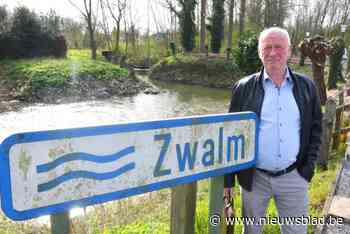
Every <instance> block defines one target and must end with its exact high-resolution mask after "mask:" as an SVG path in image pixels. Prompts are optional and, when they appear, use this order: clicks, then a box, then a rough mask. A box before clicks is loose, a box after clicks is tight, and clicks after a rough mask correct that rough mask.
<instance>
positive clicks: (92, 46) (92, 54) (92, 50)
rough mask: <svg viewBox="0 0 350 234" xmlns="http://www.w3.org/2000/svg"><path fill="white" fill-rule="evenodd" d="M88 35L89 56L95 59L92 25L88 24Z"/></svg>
mask: <svg viewBox="0 0 350 234" xmlns="http://www.w3.org/2000/svg"><path fill="white" fill-rule="evenodd" d="M88 28H89V36H90V49H91V58H92V59H94V60H95V59H96V41H95V36H94V30H93V29H92V26H91V25H89V27H88Z"/></svg>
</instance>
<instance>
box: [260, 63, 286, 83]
mask: <svg viewBox="0 0 350 234" xmlns="http://www.w3.org/2000/svg"><path fill="white" fill-rule="evenodd" d="M284 77H285V78H286V80H287V81H288V82H289V83H293V80H292V77H291V76H290V72H289V69H288V68H287V67H286V71H285V73H284ZM263 80H264V81H267V80H270V81H272V80H271V78H270V76H269V74H267V72H266V69H264V74H263Z"/></svg>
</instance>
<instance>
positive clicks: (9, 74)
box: [0, 50, 128, 92]
mask: <svg viewBox="0 0 350 234" xmlns="http://www.w3.org/2000/svg"><path fill="white" fill-rule="evenodd" d="M0 69H1V71H2V72H1V74H2V75H1V77H0V79H1V80H2V81H3V82H4V83H5V84H7V85H9V86H10V87H15V88H16V89H17V90H18V91H23V90H27V91H29V92H32V91H35V90H37V89H39V88H43V87H60V86H64V85H65V84H67V82H68V81H69V80H70V79H72V78H82V79H84V78H93V79H97V80H110V79H118V78H121V77H126V76H127V75H128V71H127V70H125V69H123V68H120V67H118V66H116V65H113V64H111V63H108V62H106V61H105V60H104V58H102V57H101V56H98V58H97V60H96V61H94V60H91V59H90V51H89V50H69V52H68V56H67V58H66V59H54V58H38V59H19V60H1V61H0Z"/></svg>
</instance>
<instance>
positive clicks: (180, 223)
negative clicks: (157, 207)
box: [170, 182, 197, 234]
mask: <svg viewBox="0 0 350 234" xmlns="http://www.w3.org/2000/svg"><path fill="white" fill-rule="evenodd" d="M196 197H197V182H193V183H190V184H184V185H179V186H176V187H175V188H172V189H171V217H170V219H171V220H170V233H172V234H194V231H195V230H194V221H195V215H196Z"/></svg>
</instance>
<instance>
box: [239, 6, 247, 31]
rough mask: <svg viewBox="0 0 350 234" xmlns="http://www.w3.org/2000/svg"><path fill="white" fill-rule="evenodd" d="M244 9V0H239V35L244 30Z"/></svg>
mask: <svg viewBox="0 0 350 234" xmlns="http://www.w3.org/2000/svg"><path fill="white" fill-rule="evenodd" d="M245 11H246V0H241V5H240V9H239V35H240V36H241V35H242V33H243V31H244V21H245Z"/></svg>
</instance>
